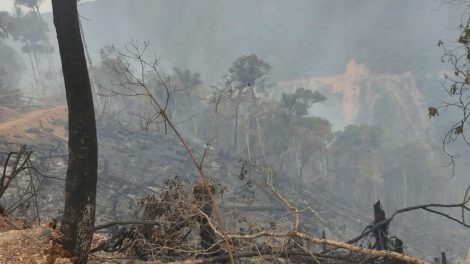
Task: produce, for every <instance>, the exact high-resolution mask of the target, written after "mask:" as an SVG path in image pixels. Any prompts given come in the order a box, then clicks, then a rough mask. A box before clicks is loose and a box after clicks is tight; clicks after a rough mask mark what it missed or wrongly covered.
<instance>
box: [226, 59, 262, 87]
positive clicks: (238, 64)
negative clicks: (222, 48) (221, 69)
mask: <svg viewBox="0 0 470 264" xmlns="http://www.w3.org/2000/svg"><path fill="white" fill-rule="evenodd" d="M270 70H271V65H269V64H267V63H266V62H265V61H263V60H262V59H260V58H258V56H256V55H255V54H251V55H244V56H241V57H240V58H238V59H237V60H236V61H234V62H233V64H232V67H230V69H229V70H228V71H229V73H230V79H231V80H232V81H234V82H235V83H236V84H237V87H238V88H239V89H243V88H244V87H246V86H254V85H255V82H256V80H258V79H260V78H261V77H263V76H264V75H266V74H267V73H269V71H270Z"/></svg>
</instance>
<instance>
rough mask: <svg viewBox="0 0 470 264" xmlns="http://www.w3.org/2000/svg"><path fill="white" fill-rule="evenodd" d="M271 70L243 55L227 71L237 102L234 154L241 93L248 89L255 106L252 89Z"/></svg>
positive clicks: (253, 58)
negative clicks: (235, 90)
mask: <svg viewBox="0 0 470 264" xmlns="http://www.w3.org/2000/svg"><path fill="white" fill-rule="evenodd" d="M270 70H271V65H269V64H267V63H266V62H265V61H263V60H262V59H260V58H258V56H256V55H254V54H251V55H244V56H242V57H240V58H238V59H237V60H235V61H234V62H233V64H232V66H231V67H230V69H229V70H228V71H229V73H230V80H231V81H232V82H233V83H234V86H235V88H236V89H237V101H236V105H235V127H234V135H233V149H234V152H235V153H236V151H237V137H238V135H237V132H238V121H239V120H238V117H239V110H240V103H241V98H242V95H243V92H244V91H245V90H246V89H247V88H249V90H250V92H251V95H252V99H253V104H254V105H255V104H256V99H255V93H254V87H255V84H256V81H257V80H259V79H261V78H262V77H263V76H264V75H266V74H267V73H269V71H270ZM255 108H256V106H255Z"/></svg>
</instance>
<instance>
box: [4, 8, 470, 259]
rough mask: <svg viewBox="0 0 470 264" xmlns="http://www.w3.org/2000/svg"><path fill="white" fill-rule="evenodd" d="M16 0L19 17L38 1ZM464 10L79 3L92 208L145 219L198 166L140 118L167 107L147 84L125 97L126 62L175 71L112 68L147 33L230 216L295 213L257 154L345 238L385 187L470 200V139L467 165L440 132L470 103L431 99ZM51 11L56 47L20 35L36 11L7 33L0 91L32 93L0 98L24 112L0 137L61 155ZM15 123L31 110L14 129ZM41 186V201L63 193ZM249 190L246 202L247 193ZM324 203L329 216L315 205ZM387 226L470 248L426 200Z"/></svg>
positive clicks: (463, 149)
mask: <svg viewBox="0 0 470 264" xmlns="http://www.w3.org/2000/svg"><path fill="white" fill-rule="evenodd" d="M0 1H3V0H0ZM48 3H49V2H48ZM2 4H4V2H2ZM2 8H5V7H4V6H2ZM7 10H8V9H7ZM22 10H23V11H22V12H24V14H19V13H18V14H16V15H17V16H18V17H21V16H23V15H25V14H26V15H27V14H28V13H27V12H28V9H22ZM41 10H42V9H41ZM464 10H465V6H464V5H449V4H443V1H440V0H435V1H430V0H412V1H410V0H392V1H391V0H345V1H339V0H295V1H288V0H254V1H253V0H236V1H235V0H232V1H229V0H197V1H195V0H171V1H169V0H133V1H130V0H95V1H81V3H80V4H79V12H80V16H81V23H82V29H83V36H84V40H85V44H86V52H87V59H88V62H89V65H88V66H89V71H90V75H91V76H92V78H91V79H92V81H93V85H94V87H95V89H96V90H95V91H94V96H95V97H94V99H95V104H96V106H95V108H96V114H97V120H98V130H99V131H98V133H99V138H100V155H101V156H100V177H101V178H100V180H101V185H99V186H100V188H101V189H100V190H99V192H98V193H99V195H101V196H100V197H99V198H98V203H99V204H98V207H97V208H98V219H99V220H100V221H101V220H103V221H104V220H116V219H120V220H122V219H129V218H132V217H135V216H136V215H138V213H135V212H137V211H138V209H136V208H138V207H139V202H137V201H138V199H140V197H141V196H143V195H145V194H151V193H154V192H158V191H161V190H162V189H164V188H165V186H166V185H165V184H168V179H172V177H175V176H179V177H181V178H183V179H185V180H187V181H189V182H194V181H195V180H196V176H195V175H196V173H195V171H194V168H193V167H192V166H191V164H190V162H189V159H188V157H187V156H186V154H185V152H184V150H183V149H182V148H181V146H180V145H181V144H180V143H179V142H177V141H176V140H175V139H174V137H172V136H174V135H173V134H172V132H171V131H170V132H168V130H169V128H168V126H167V123H166V122H162V121H161V120H160V119H158V122H157V123H156V124H154V123H152V122H148V123H146V122H147V121H149V120H148V119H151V118H150V117H155V114H156V113H155V112H152V111H154V110H155V108H154V106H152V105H151V102H150V103H149V100H148V98H147V99H140V98H138V96H135V97H131V98H128V97H124V96H121V95H122V94H127V93H128V92H129V91H134V90H133V89H134V88H135V89H137V88H138V85H135V84H134V86H133V87H132V89H129V87H128V86H126V84H125V83H126V82H125V78H126V77H128V76H129V75H130V74H131V73H135V74H136V75H137V76H139V74H142V75H141V76H145V77H146V78H144V79H146V80H147V81H148V86H149V87H151V89H150V90H151V91H152V92H153V93H154V95H155V96H156V97H158V98H159V97H165V96H166V93H165V88H167V87H166V86H165V85H164V84H166V83H165V82H164V81H162V80H161V79H158V78H155V76H154V75H152V73H154V72H153V70H154V69H146V70H145V71H144V72H143V73H142V72H140V71H141V69H139V67H138V66H139V61H132V60H131V61H130V63H129V64H128V65H127V66H128V67H130V68H131V69H129V71H128V72H125V71H123V70H122V68H119V67H116V65H120V64H119V63H122V58H125V57H123V56H122V54H119V52H116V51H117V50H116V49H115V48H117V49H118V50H119V51H122V52H124V53H125V52H126V48H125V47H126V45H127V47H128V48H129V43H140V45H141V46H140V47H143V46H142V45H144V44H143V43H144V42H146V41H148V43H149V47H148V52H149V53H148V54H149V55H150V57H151V55H152V52H153V51H155V53H156V55H157V58H158V67H157V68H158V72H159V73H161V75H162V76H164V78H163V79H164V80H167V79H166V77H168V80H171V84H172V85H174V90H172V92H173V93H168V94H170V95H171V98H167V99H168V100H167V101H166V103H167V104H168V114H169V115H171V118H172V120H174V122H175V123H177V127H178V129H180V132H181V133H182V134H183V135H184V137H185V138H186V139H188V142H189V143H188V144H190V146H191V148H192V149H194V151H195V153H196V154H197V155H200V156H203V157H204V158H206V156H204V155H205V151H208V153H209V154H208V157H207V161H206V163H207V165H206V164H205V167H207V170H208V173H207V174H208V175H210V176H211V177H213V178H215V179H216V180H220V182H221V185H223V186H224V187H226V188H227V193H228V194H227V197H228V198H227V199H226V200H227V207H228V209H227V208H225V211H224V210H223V213H224V214H226V215H229V214H231V215H230V217H233V219H231V220H227V222H228V226H229V227H230V225H231V224H232V226H233V227H234V228H235V227H236V228H239V226H238V225H240V226H242V224H240V222H237V219H238V218H237V217H239V216H241V215H242V216H243V215H244V214H245V212H236V210H237V209H236V208H247V207H249V208H250V210H252V211H254V212H255V211H256V210H257V208H271V209H272V208H274V209H272V211H268V212H258V211H256V213H259V214H258V215H256V217H254V218H253V219H254V220H253V222H255V223H266V219H268V218H269V219H271V218H273V219H281V218H282V217H283V216H282V215H281V214H279V212H278V211H276V208H278V207H277V206H279V205H278V204H275V202H273V200H275V199H274V198H273V197H272V196H270V195H269V194H266V193H267V191H266V190H259V189H258V190H256V191H255V189H256V188H261V189H262V188H263V186H264V187H265V184H264V182H263V179H264V178H263V177H264V176H260V175H261V174H262V173H260V172H259V170H256V169H255V168H257V167H256V166H261V165H260V164H262V165H263V166H269V168H272V169H273V170H274V171H275V172H276V173H275V177H274V176H273V177H274V178H275V179H274V183H275V185H276V187H279V188H280V189H281V190H282V191H283V192H285V193H286V195H287V196H288V197H289V198H291V199H292V200H293V201H295V202H298V203H299V204H300V205H301V206H302V208H310V206H311V208H313V209H312V210H313V211H312V212H313V213H311V214H310V215H307V216H305V217H304V218H303V219H304V220H307V222H308V225H307V227H306V229H307V230H309V231H311V232H312V234H314V235H317V236H320V235H321V232H322V231H325V230H326V231H325V232H326V233H327V234H328V237H329V238H330V237H331V238H333V239H338V240H342V241H347V239H349V238H352V237H354V236H355V235H357V234H360V233H361V232H362V230H363V229H364V227H365V226H367V224H369V223H370V221H372V220H373V219H372V205H373V204H374V203H375V202H376V201H377V200H380V201H381V202H382V205H383V207H384V209H385V211H386V214H387V216H389V215H390V214H391V213H393V212H394V211H395V210H398V209H400V208H404V207H408V206H413V205H417V204H426V203H433V202H434V203H453V202H455V201H458V202H460V200H461V198H462V197H463V193H464V192H465V189H464V187H463V186H467V185H469V183H470V182H469V181H468V177H467V174H466V172H467V171H468V170H469V169H470V166H469V165H468V164H467V162H466V160H467V159H468V158H469V157H470V156H469V155H470V151H469V150H470V147H467V146H464V144H460V145H459V144H457V145H453V146H451V147H450V150H451V151H452V153H456V154H458V155H461V159H457V160H456V161H457V162H456V164H455V171H452V170H451V168H449V167H446V166H445V165H446V164H448V162H449V156H448V155H446V154H445V153H444V152H443V150H442V140H443V137H444V135H445V133H446V132H447V131H448V130H449V124H450V126H451V125H452V124H453V122H457V121H458V118H456V115H457V114H458V113H456V112H455V111H450V110H449V111H443V110H442V111H441V110H440V111H441V112H439V113H440V115H441V116H440V117H439V118H437V119H430V118H429V117H430V116H428V114H429V112H428V106H430V105H434V104H439V103H441V102H442V99H443V98H444V97H445V96H446V95H447V93H446V92H445V90H444V89H443V88H442V79H443V73H446V72H449V71H451V68H450V66H449V65H448V64H446V63H442V61H441V56H442V53H443V50H442V48H441V47H439V46H438V45H437V44H438V41H439V40H442V41H443V42H445V43H446V44H449V45H450V46H452V45H456V44H457V39H458V36H459V35H460V32H461V29H460V28H459V24H460V23H462V14H464ZM26 15H25V16H26ZM13 16H14V15H13ZM40 17H41V19H43V20H44V21H46V22H47V23H48V25H49V28H50V30H47V29H46V28H45V27H39V26H37V25H35V26H37V27H38V28H40V30H39V31H40V32H42V33H44V34H45V36H42V35H41V37H43V39H41V40H42V41H44V42H45V43H47V44H48V45H49V44H50V45H51V47H52V48H51V49H48V50H47V52H44V53H41V52H39V53H38V54H36V53H34V52H31V51H30V50H29V48H31V47H28V41H22V37H25V36H30V34H28V33H29V31H28V30H25V28H26V29H28V28H29V27H28V26H29V25H30V24H28V23H31V21H29V22H28V21H27V20H25V21H26V22H25V21H22V22H21V23H20V22H18V25H20V26H18V27H17V28H13V29H14V30H17V32H20V33H21V34H23V35H21V34H20V33H18V34H19V35H20V37H18V38H17V39H14V38H13V37H10V38H7V39H5V40H1V39H0V69H1V68H4V69H5V70H6V75H0V80H1V81H2V82H0V88H1V89H4V90H5V91H8V94H11V91H12V90H14V92H15V93H17V92H18V91H19V92H18V93H20V94H21V100H20V102H21V104H22V105H21V107H18V108H16V106H15V107H14V106H13V105H11V104H10V101H9V100H3V101H2V97H1V95H2V94H0V106H1V107H5V108H6V109H7V108H8V109H9V110H11V109H24V110H22V111H18V112H19V113H20V114H18V115H16V114H11V112H15V111H16V110H15V111H13V110H12V111H4V112H0V139H2V140H5V141H6V142H7V141H8V142H17V143H22V142H23V141H26V142H28V143H30V144H31V145H33V146H37V148H38V149H40V150H41V151H43V152H44V151H45V149H46V150H47V149H48V148H46V146H47V147H50V146H51V145H54V146H59V147H56V148H55V149H57V152H60V151H62V152H61V153H57V156H59V157H61V156H60V155H59V154H63V153H65V152H66V149H65V147H64V146H66V136H64V131H66V129H65V128H67V126H66V122H67V121H66V117H65V113H66V111H65V110H64V108H65V107H64V91H63V83H62V82H63V81H62V79H61V78H62V77H61V71H60V67H59V66H58V65H60V59H59V54H58V52H57V50H58V49H57V43H56V35H55V29H54V27H53V23H52V14H51V13H50V12H47V11H44V12H42V13H41V16H40ZM1 18H2V17H1V16H0V25H2V24H1V23H2V20H1ZM12 21H13V20H12ZM33 21H36V20H33ZM34 23H35V22H34ZM34 23H33V24H34ZM0 29H1V27H0ZM22 30H23V31H22ZM12 32H13V33H14V32H15V31H12ZM24 32H26V33H24ZM0 33H1V31H0ZM34 36H35V35H34ZM44 39H45V40H44ZM41 43H42V42H41ZM45 46H47V45H45ZM41 47H42V46H41ZM47 47H48V46H47ZM113 47H115V48H113ZM237 62H238V64H237ZM250 63H252V64H254V65H255V66H253V65H251V66H253V67H252V68H255V70H253V72H256V71H258V72H256V74H255V73H253V72H250V73H246V72H243V69H242V68H243V67H242V66H240V65H249V64H250ZM237 65H238V68H237ZM121 66H122V65H121ZM136 66H137V67H136ZM113 67H115V68H113ZM116 69H118V70H117V71H116ZM147 75H148V76H149V77H147ZM251 75H253V76H255V77H253V76H251ZM250 78H251V79H250ZM227 80H230V81H231V82H229V84H230V85H232V86H230V88H231V89H229V90H230V94H229V95H226V96H227V98H226V101H224V102H223V103H221V106H220V108H216V109H217V111H219V112H217V111H215V112H216V113H214V102H213V101H211V100H213V97H211V95H212V96H213V95H214V93H213V92H214V91H215V92H220V91H225V90H224V88H226V87H224V84H225V81H227ZM172 85H169V86H170V87H173V86H172ZM136 87H137V88H136ZM214 87H215V88H214ZM13 88H14V89H13ZM123 88H125V89H124V90H119V89H123ZM126 88H127V90H126ZM1 89H0V91H2V90H1ZM170 90H171V89H170ZM150 101H151V100H150ZM208 101H209V103H208ZM15 102H16V101H15ZM18 104H19V103H18ZM45 109H46V110H45ZM48 109H49V110H50V109H53V110H54V111H56V112H57V113H53V114H52V113H51V112H53V111H52V110H51V111H49V110H48ZM57 109H59V110H57ZM2 111H3V110H2ZM48 111H49V112H48ZM7 112H8V115H7V114H4V117H2V116H1V115H2V114H3V113H7ZM46 114H47V115H46ZM157 114H158V113H157ZM30 115H31V116H33V117H34V118H31V117H30ZM38 116H39V117H43V116H44V117H43V118H37V117H38ZM157 116H158V115H157ZM25 117H29V118H30V119H26V120H25ZM145 117H147V119H145ZM15 118H16V119H15ZM36 119H41V121H40V122H39V123H37V124H36V123H35V122H33V121H35V120H36ZM11 120H20V121H21V122H20V121H18V124H21V125H12V124H11V123H8V125H3V126H2V122H7V121H11ZM214 120H216V121H214ZM153 121H155V120H153ZM149 124H151V125H149ZM146 125H147V126H146ZM7 128H8V129H7ZM142 130H145V131H142ZM12 131H20V132H15V133H16V134H21V136H17V135H16V134H15V133H14V132H12ZM211 137H213V138H214V141H213V145H210V144H209V142H208V141H211V140H210V139H212V138H211ZM58 142H59V143H58ZM211 142H212V141H211ZM61 144H62V145H61ZM209 145H210V146H209ZM64 164H66V160H61V161H57V162H56V163H55V166H56V169H54V170H53V173H57V174H58V175H59V176H60V174H61V173H62V174H64V170H65V165H64ZM188 164H189V165H188ZM253 164H254V165H253ZM205 167H204V168H205ZM250 169H251V170H253V171H250ZM245 170H246V171H245ZM248 171H250V172H249V173H248ZM243 173H246V174H247V176H246V177H245V175H243ZM250 173H251V174H250ZM170 182H171V181H170ZM253 186H254V187H253ZM59 187H60V186H59ZM59 187H57V185H53V184H51V187H50V188H52V189H51V190H53V188H57V189H54V190H55V191H57V190H58V189H59ZM60 188H61V187H60ZM113 188H114V189H113ZM60 190H61V189H60ZM116 190H118V191H119V192H121V193H124V194H125V195H123V196H122V197H121V196H120V195H117V194H116V193H118V192H117V191H116ZM100 191H101V192H100ZM53 192H54V191H50V192H49V193H53ZM58 192H60V191H58ZM268 192H269V191H268ZM100 193H101V194H100ZM47 195H49V194H47ZM47 195H45V198H44V199H45V201H46V200H47V199H48V200H47V201H48V202H47V203H46V202H44V204H50V203H51V202H50V201H52V200H54V199H56V200H58V198H57V197H51V196H50V195H49V196H47ZM123 197H124V198H123ZM240 197H241V198H240ZM246 197H251V198H250V199H252V200H250V202H249V203H248V204H247V205H246V204H243V202H245V201H244V199H246ZM59 198H60V197H59ZM242 200H243V201H242ZM54 201H55V200H54ZM139 201H140V200H139ZM224 201H225V200H224ZM263 203H265V204H263ZM266 204H267V205H266ZM242 205H243V206H242ZM59 207H60V206H59ZM253 208H254V209H253ZM232 209H233V211H231V210H232ZM48 210H49V211H47V214H49V215H52V216H57V215H60V214H61V211H60V210H59V209H57V208H48ZM139 212H140V211H139ZM234 212H235V213H234ZM250 212H251V211H250ZM459 213H460V211H458V212H457V211H455V212H454V211H452V212H450V214H452V215H458V216H460V215H459ZM263 217H264V218H263ZM289 217H290V216H289ZM316 217H319V219H322V220H321V221H320V220H318V221H316V220H315V221H313V220H311V219H316ZM234 219H235V220H234ZM324 219H327V220H324ZM245 224H246V223H245ZM243 228H245V227H243ZM250 228H251V227H250ZM245 229H246V228H245ZM240 230H242V228H241V227H240V229H239V230H236V231H240ZM390 230H391V231H390V232H391V233H392V235H396V236H397V237H399V238H400V239H402V240H403V241H404V243H405V252H406V253H410V254H413V255H416V256H419V257H423V258H426V259H428V260H429V259H431V260H432V259H433V256H436V255H439V254H440V253H441V252H443V251H445V252H447V253H448V255H449V258H451V259H452V261H457V260H461V259H463V257H464V256H465V254H466V250H467V249H468V245H467V244H466V243H467V242H468V239H467V238H468V235H469V231H468V230H467V229H464V228H462V227H461V226H459V225H457V224H455V223H452V222H450V221H447V219H445V218H444V217H439V216H436V215H432V214H429V213H426V212H421V211H419V212H410V213H409V214H406V215H404V216H403V217H400V218H399V219H397V220H394V222H393V223H392V225H391V227H390ZM362 243H363V244H361V246H363V247H366V246H367V243H370V241H369V240H363V241H362Z"/></svg>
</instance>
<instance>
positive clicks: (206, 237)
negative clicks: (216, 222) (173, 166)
mask: <svg viewBox="0 0 470 264" xmlns="http://www.w3.org/2000/svg"><path fill="white" fill-rule="evenodd" d="M208 188H210V191H211V192H212V193H214V191H215V190H214V187H213V186H212V185H208V186H206V185H205V184H204V183H201V182H198V183H196V185H195V186H194V189H193V194H194V197H195V198H196V200H197V201H198V205H199V207H200V208H201V211H202V212H203V213H205V214H206V215H207V216H209V217H210V216H211V215H212V209H213V208H212V201H211V198H210V194H209V193H208ZM197 221H198V222H199V236H200V238H201V248H202V249H204V250H209V249H210V248H211V247H212V246H213V245H214V243H215V237H216V235H215V232H214V230H212V228H211V227H210V225H209V221H208V220H207V219H206V218H205V217H204V216H199V217H198V218H197ZM211 251H217V249H216V248H212V250H211ZM211 255H212V256H213V254H209V256H211Z"/></svg>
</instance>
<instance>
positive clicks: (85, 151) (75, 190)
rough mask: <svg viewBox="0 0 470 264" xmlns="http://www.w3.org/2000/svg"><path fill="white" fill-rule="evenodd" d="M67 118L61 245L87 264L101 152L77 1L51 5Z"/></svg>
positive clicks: (57, 0)
mask: <svg viewBox="0 0 470 264" xmlns="http://www.w3.org/2000/svg"><path fill="white" fill-rule="evenodd" d="M52 7H53V15H54V25H55V27H56V31H57V40H58V43H59V52H60V58H61V61H62V71H63V74H64V84H65V92H66V97H67V106H68V111H69V114H68V117H69V142H68V148H69V160H68V169H67V176H66V181H65V208H64V215H63V218H62V224H61V227H60V230H61V231H62V233H63V235H64V241H63V244H64V246H65V248H66V249H67V250H69V251H70V253H71V254H72V255H73V256H75V257H76V259H75V263H80V264H81V263H86V262H87V256H88V251H89V249H90V244H91V239H92V236H93V226H94V221H95V207H96V205H95V202H96V181H97V168H98V147H97V138H96V124H95V111H94V107H93V97H92V93H91V85H90V78H89V76H88V69H87V64H86V59H85V53H84V49H83V43H82V38H81V36H80V27H79V21H78V12H77V0H52Z"/></svg>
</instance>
